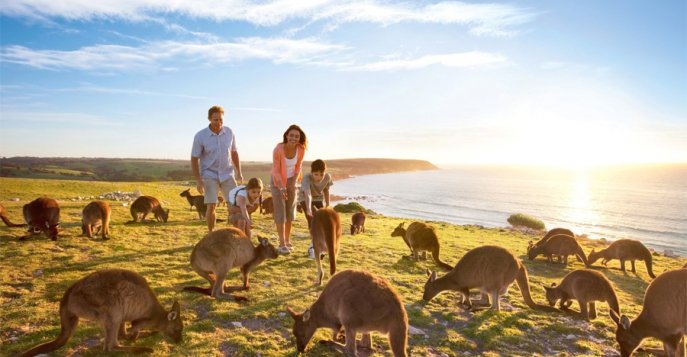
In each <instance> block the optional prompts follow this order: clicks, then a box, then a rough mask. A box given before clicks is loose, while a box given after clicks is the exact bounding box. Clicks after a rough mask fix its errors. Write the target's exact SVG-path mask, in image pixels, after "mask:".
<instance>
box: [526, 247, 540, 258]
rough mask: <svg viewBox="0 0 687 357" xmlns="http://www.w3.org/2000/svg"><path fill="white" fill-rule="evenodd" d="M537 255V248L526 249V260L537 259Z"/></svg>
mask: <svg viewBox="0 0 687 357" xmlns="http://www.w3.org/2000/svg"><path fill="white" fill-rule="evenodd" d="M537 254H539V248H538V247H534V246H533V247H532V248H530V249H527V259H529V260H534V258H536V257H537Z"/></svg>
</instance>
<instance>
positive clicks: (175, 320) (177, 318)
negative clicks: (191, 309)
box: [161, 301, 184, 342]
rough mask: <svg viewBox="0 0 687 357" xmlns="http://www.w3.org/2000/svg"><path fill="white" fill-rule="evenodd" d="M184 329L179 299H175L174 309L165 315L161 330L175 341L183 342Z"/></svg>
mask: <svg viewBox="0 0 687 357" xmlns="http://www.w3.org/2000/svg"><path fill="white" fill-rule="evenodd" d="M183 329H184V323H183V321H182V319H181V307H180V306H179V302H178V301H174V304H172V309H171V310H170V311H169V312H167V316H165V319H164V322H163V323H162V328H161V331H162V333H163V334H165V336H167V337H169V338H171V339H172V340H173V341H174V342H181V331H182V330H183Z"/></svg>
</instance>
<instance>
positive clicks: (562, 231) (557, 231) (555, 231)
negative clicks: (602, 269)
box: [527, 228, 580, 263]
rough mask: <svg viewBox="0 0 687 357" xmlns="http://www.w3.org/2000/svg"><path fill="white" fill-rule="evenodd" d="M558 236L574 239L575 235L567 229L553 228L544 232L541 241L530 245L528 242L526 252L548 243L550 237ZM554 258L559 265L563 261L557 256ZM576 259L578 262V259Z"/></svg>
mask: <svg viewBox="0 0 687 357" xmlns="http://www.w3.org/2000/svg"><path fill="white" fill-rule="evenodd" d="M559 234H563V235H567V236H571V237H575V233H573V232H572V231H571V230H569V229H567V228H554V229H552V230H550V231H548V232H546V234H545V235H544V237H542V239H540V240H538V241H537V243H532V241H530V242H529V245H528V246H527V251H528V252H529V251H530V249H532V248H534V247H538V246H540V245H542V244H544V243H546V242H548V241H549V239H550V238H551V237H553V236H555V235H559ZM556 257H557V258H558V262H559V263H560V262H562V261H563V257H562V256H560V255H557V256H556ZM577 259H578V260H580V258H579V257H578V258H577Z"/></svg>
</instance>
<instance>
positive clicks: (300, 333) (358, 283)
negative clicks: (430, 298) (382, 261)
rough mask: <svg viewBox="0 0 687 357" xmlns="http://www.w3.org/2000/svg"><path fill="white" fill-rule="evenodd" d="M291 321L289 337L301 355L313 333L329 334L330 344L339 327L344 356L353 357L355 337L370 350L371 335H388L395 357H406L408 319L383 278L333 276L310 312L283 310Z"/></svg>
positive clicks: (358, 273) (355, 274)
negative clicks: (325, 330) (359, 335)
mask: <svg viewBox="0 0 687 357" xmlns="http://www.w3.org/2000/svg"><path fill="white" fill-rule="evenodd" d="M287 310H288V312H289V314H291V316H292V317H293V319H294V324H293V334H294V336H296V347H297V348H298V352H304V351H305V347H306V346H307V345H308V342H310V339H311V338H312V336H313V334H314V333H315V331H316V330H317V329H318V328H320V327H324V328H329V329H331V330H332V333H333V338H332V341H328V342H327V343H328V344H332V345H334V346H336V347H338V348H341V345H340V344H338V343H336V342H334V341H335V340H336V336H337V334H338V333H339V331H340V330H341V328H342V327H343V329H344V331H345V333H346V345H345V347H344V349H345V352H346V354H348V355H352V356H357V346H356V344H357V341H356V334H357V333H358V332H361V333H362V334H363V335H362V339H361V341H360V342H361V345H360V346H361V347H367V348H368V349H369V348H372V339H371V336H370V332H371V331H379V332H381V333H383V334H388V336H389V345H390V346H391V350H392V352H393V354H394V356H395V357H399V356H404V357H405V356H407V354H406V349H407V344H408V315H407V314H406V309H405V307H404V305H403V302H402V301H401V298H400V296H399V295H398V293H397V292H396V290H394V288H393V287H392V286H391V284H389V283H388V282H387V281H386V280H385V279H384V278H382V277H379V276H376V275H373V274H370V273H367V272H364V271H359V270H344V271H342V272H339V273H338V274H336V275H335V276H333V277H332V278H331V279H330V280H329V282H328V283H327V285H326V286H325V287H324V290H323V291H322V294H320V296H319V297H318V298H317V301H315V303H314V304H312V306H310V308H308V309H307V310H305V311H304V312H303V313H301V314H298V313H296V312H295V311H293V310H292V309H291V308H290V307H288V306H287Z"/></svg>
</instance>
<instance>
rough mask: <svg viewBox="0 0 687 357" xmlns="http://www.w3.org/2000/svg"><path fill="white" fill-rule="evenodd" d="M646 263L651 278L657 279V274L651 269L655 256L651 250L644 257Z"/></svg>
mask: <svg viewBox="0 0 687 357" xmlns="http://www.w3.org/2000/svg"><path fill="white" fill-rule="evenodd" d="M644 263H646V271H647V272H648V273H649V276H650V277H651V279H655V278H656V275H654V272H653V270H651V266H652V264H653V258H652V257H651V252H649V254H648V255H647V256H646V258H645V259H644Z"/></svg>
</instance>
